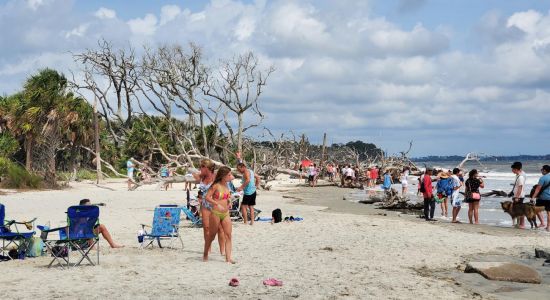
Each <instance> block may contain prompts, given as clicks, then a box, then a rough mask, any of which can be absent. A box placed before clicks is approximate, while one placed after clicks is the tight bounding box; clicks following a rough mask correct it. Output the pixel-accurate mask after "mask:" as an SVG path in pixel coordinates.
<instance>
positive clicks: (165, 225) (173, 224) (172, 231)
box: [141, 205, 183, 249]
mask: <svg viewBox="0 0 550 300" xmlns="http://www.w3.org/2000/svg"><path fill="white" fill-rule="evenodd" d="M181 211H182V209H181V207H179V206H177V205H159V206H157V207H155V214H154V216H153V226H149V225H146V224H141V228H142V230H143V232H144V234H143V236H142V237H143V240H142V242H141V249H144V248H147V247H148V246H151V247H154V245H153V242H155V241H156V242H157V244H158V246H159V247H160V248H163V246H162V243H161V241H162V240H168V241H169V244H168V247H169V248H171V247H172V244H173V243H174V241H175V240H179V241H180V243H181V247H182V248H183V241H182V239H181V236H180V234H179V228H180V215H181ZM146 227H148V228H151V232H147V230H146V229H145V228H146Z"/></svg>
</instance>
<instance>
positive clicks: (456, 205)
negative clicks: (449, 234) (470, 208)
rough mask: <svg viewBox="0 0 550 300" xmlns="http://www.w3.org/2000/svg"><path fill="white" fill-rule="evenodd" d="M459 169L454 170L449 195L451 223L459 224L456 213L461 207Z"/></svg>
mask: <svg viewBox="0 0 550 300" xmlns="http://www.w3.org/2000/svg"><path fill="white" fill-rule="evenodd" d="M459 176H460V169H459V168H454V169H453V175H452V176H451V180H452V187H453V193H452V195H451V206H452V207H453V220H452V223H460V221H458V220H457V216H458V213H459V212H460V208H461V206H462V201H461V199H460V188H461V187H462V181H460V178H459Z"/></svg>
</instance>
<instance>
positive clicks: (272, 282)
mask: <svg viewBox="0 0 550 300" xmlns="http://www.w3.org/2000/svg"><path fill="white" fill-rule="evenodd" d="M264 285H267V286H282V285H283V282H282V281H280V280H277V279H275V278H269V279H266V280H264Z"/></svg>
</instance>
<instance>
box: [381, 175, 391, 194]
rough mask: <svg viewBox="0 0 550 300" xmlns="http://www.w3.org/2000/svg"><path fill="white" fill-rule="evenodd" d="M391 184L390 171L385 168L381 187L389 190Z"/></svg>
mask: <svg viewBox="0 0 550 300" xmlns="http://www.w3.org/2000/svg"><path fill="white" fill-rule="evenodd" d="M392 184H393V181H392V179H391V175H390V171H389V170H386V172H384V183H383V184H382V189H384V190H385V191H389V190H390V189H391V185H392Z"/></svg>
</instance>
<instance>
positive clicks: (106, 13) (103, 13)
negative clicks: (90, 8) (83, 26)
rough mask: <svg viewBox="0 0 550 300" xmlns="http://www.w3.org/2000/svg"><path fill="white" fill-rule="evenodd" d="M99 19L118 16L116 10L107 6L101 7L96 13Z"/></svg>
mask: <svg viewBox="0 0 550 300" xmlns="http://www.w3.org/2000/svg"><path fill="white" fill-rule="evenodd" d="M94 16H96V17H97V18H98V19H114V18H116V11H114V10H112V9H108V8H105V7H100V8H99V9H98V10H97V11H96V12H95V13H94Z"/></svg>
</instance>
